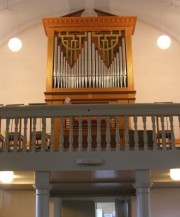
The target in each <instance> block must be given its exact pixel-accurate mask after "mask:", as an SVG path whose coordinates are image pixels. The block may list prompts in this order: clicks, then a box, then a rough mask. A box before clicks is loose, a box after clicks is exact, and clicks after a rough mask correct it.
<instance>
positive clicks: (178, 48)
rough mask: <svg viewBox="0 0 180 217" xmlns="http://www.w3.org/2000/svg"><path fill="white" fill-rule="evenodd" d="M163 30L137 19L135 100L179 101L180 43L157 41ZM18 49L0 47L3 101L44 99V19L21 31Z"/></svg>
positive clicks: (20, 101) (134, 50)
mask: <svg viewBox="0 0 180 217" xmlns="http://www.w3.org/2000/svg"><path fill="white" fill-rule="evenodd" d="M159 34H160V32H159V31H158V30H156V29H154V28H153V27H151V26H149V25H146V24H144V23H142V22H137V25H136V30H135V34H134V35H133V65H134V80H135V89H136V90H137V95H136V96H137V100H136V102H162V101H163V102H169V101H173V102H179V101H180V97H179V89H180V88H179V80H180V61H179V53H180V45H179V44H178V43H177V42H176V41H175V40H173V39H172V46H171V47H170V48H169V49H168V50H161V49H159V48H158V47H157V45H156V39H157V37H158V36H159ZM19 37H20V38H21V39H22V41H23V48H22V50H21V51H20V52H19V53H13V52H11V51H9V49H8V47H7V44H6V43H5V44H4V45H3V46H1V47H0V78H1V83H0V104H1V103H2V104H11V103H25V104H27V103H33V102H44V91H45V83H46V63H47V37H46V36H45V33H44V29H43V26H42V23H40V24H37V25H34V26H32V27H30V28H29V29H27V30H26V31H24V32H22V33H21V34H20V35H19Z"/></svg>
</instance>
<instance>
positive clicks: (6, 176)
mask: <svg viewBox="0 0 180 217" xmlns="http://www.w3.org/2000/svg"><path fill="white" fill-rule="evenodd" d="M13 179H14V172H13V171H1V172H0V182H2V183H6V184H7V183H11V182H12V181H13Z"/></svg>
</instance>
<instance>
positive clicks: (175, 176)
mask: <svg viewBox="0 0 180 217" xmlns="http://www.w3.org/2000/svg"><path fill="white" fill-rule="evenodd" d="M170 177H171V179H172V180H175V181H179V180H180V169H170Z"/></svg>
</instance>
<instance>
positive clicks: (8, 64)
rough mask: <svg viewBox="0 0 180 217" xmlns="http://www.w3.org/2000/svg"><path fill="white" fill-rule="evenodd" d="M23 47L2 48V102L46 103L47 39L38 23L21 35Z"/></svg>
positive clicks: (0, 70)
mask: <svg viewBox="0 0 180 217" xmlns="http://www.w3.org/2000/svg"><path fill="white" fill-rule="evenodd" d="M19 38H21V40H22V42H23V47H22V50H21V51H20V52H18V53H13V52H11V51H10V50H9V49H8V47H7V44H4V45H3V46H2V47H0V78H1V82H0V104H14V103H25V104H28V103H34V102H44V91H45V79H46V59H47V38H46V36H45V34H44V30H43V26H42V24H40V25H35V26H32V27H31V28H29V29H27V30H26V31H24V32H22V33H21V34H20V35H19Z"/></svg>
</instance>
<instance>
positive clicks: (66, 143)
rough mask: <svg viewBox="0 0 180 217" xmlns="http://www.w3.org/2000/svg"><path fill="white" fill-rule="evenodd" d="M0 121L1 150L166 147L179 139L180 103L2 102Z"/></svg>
mask: <svg viewBox="0 0 180 217" xmlns="http://www.w3.org/2000/svg"><path fill="white" fill-rule="evenodd" d="M157 117H158V118H159V119H158V120H159V122H158V125H157ZM0 119H1V136H0V151H1V153H3V152H52V151H56V152H57V151H66V152H67V151H139V150H141V151H143V150H144V151H147V150H150V151H152V150H154V151H156V150H162V151H166V150H168V151H169V150H174V149H178V144H176V141H179V137H180V135H179V129H180V104H162V105H157V104H125V105H122V104H121V105H117V104H114V105H110V104H109V105H104V104H103V105H102V104H98V105H37V106H36V105H33V106H30V105H29V106H11V107H8V106H3V107H0ZM10 120H11V121H13V124H14V125H13V126H12V125H11V126H10ZM55 120H56V121H58V122H59V123H60V128H59V133H58V134H56V132H57V130H56V129H55V127H56V125H55V124H54V123H55ZM57 136H58V139H57V138H56V137H57ZM57 141H58V142H57Z"/></svg>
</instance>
